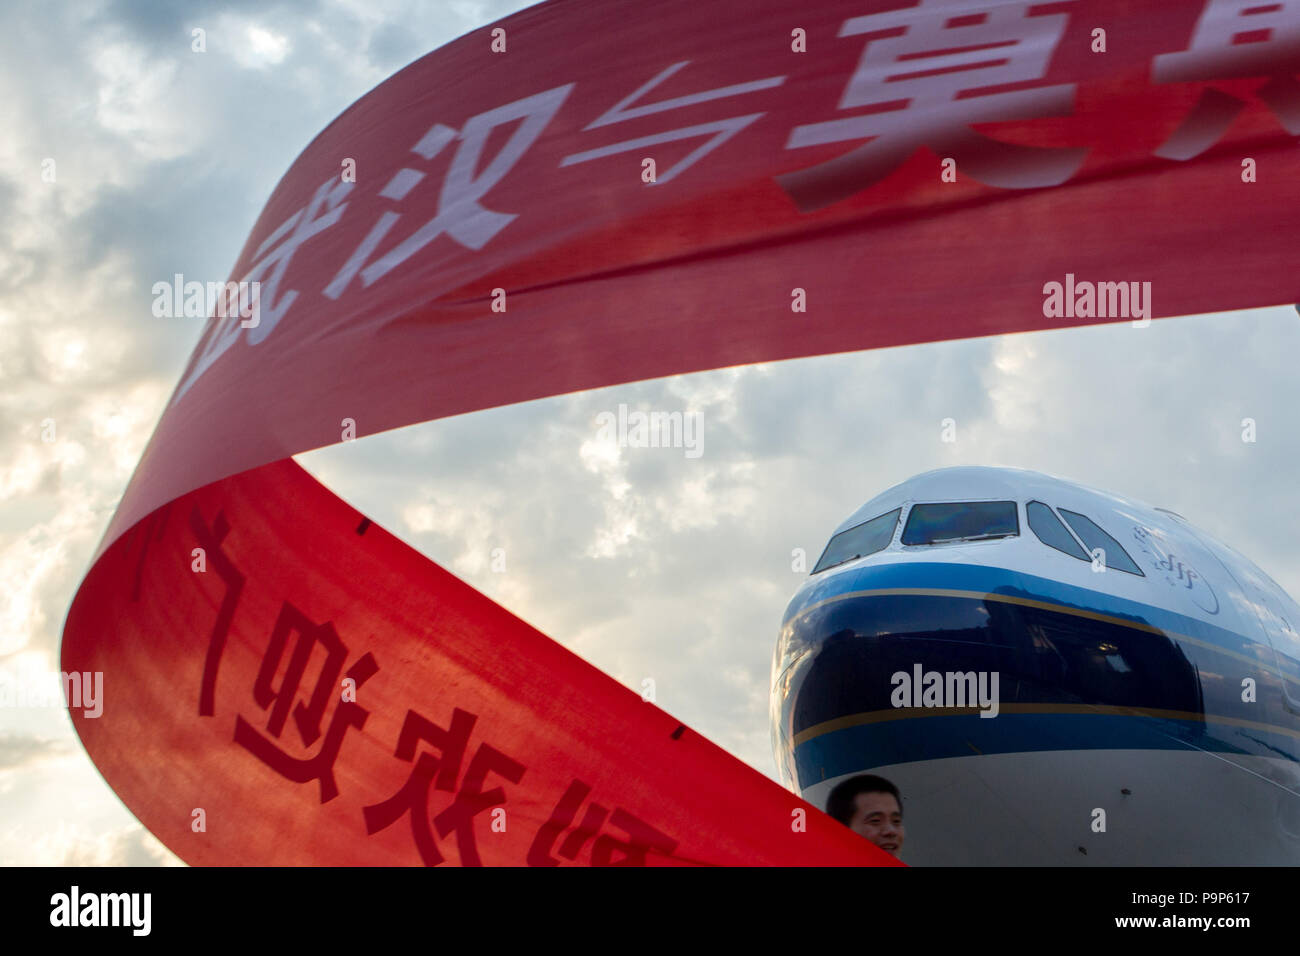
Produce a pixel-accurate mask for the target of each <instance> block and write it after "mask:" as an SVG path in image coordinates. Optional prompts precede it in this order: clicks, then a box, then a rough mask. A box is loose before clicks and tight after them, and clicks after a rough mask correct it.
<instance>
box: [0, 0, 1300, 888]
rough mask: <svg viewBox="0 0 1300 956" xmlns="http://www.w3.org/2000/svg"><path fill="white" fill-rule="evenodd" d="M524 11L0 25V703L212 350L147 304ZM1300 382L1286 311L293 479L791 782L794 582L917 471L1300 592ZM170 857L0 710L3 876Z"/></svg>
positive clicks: (689, 380)
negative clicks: (848, 524) (974, 482)
mask: <svg viewBox="0 0 1300 956" xmlns="http://www.w3.org/2000/svg"><path fill="white" fill-rule="evenodd" d="M525 5H526V4H522V3H496V2H493V3H487V2H484V3H472V2H444V0H437V2H428V3H402V2H382V0H365V2H360V0H357V2H352V0H344V2H320V3H307V2H297V3H285V4H275V3H266V2H258V3H251V2H250V3H238V2H227V3H205V2H192V3H187V4H185V5H183V6H182V5H179V4H171V3H166V2H161V0H159V2H122V3H110V2H102V3H94V2H86V3H80V4H73V3H67V4H39V5H38V4H30V5H17V4H15V5H5V6H4V7H3V8H0V51H2V55H0V104H3V105H0V111H3V112H0V117H2V118H3V120H4V124H3V125H4V128H5V130H6V133H7V135H6V136H5V137H3V138H0V230H3V238H2V239H0V442H2V443H3V444H0V574H2V575H3V577H2V578H0V580H3V581H4V587H3V591H2V592H0V683H4V684H8V685H10V686H17V685H19V684H24V683H27V684H30V683H32V682H34V681H38V680H39V679H40V678H41V677H42V675H49V674H51V673H53V672H56V671H57V668H58V646H59V638H60V633H61V630H62V625H63V619H64V616H65V614H66V612H67V609H68V606H69V604H70V602H71V599H72V595H73V593H74V591H75V589H76V586H77V584H78V582H79V581H80V579H81V576H82V575H83V573H84V572H85V570H86V566H87V563H88V562H89V559H90V556H91V554H92V552H93V550H94V548H95V545H96V543H97V541H98V539H99V537H100V535H101V534H102V532H103V530H104V528H105V526H106V524H107V522H108V519H109V516H110V515H111V514H112V511H113V509H114V507H115V505H116V503H117V500H118V498H119V497H120V496H121V493H122V491H123V489H124V487H125V485H126V482H127V479H128V478H129V476H130V473H131V470H132V469H133V467H134V465H135V463H136V461H137V459H138V458H139V456H140V453H141V452H142V450H143V448H144V445H145V443H146V441H147V440H148V437H149V434H150V432H151V431H152V429H153V427H154V424H155V423H156V421H157V419H158V417H159V415H160V414H161V412H162V409H163V405H164V403H165V401H166V399H167V397H168V395H169V394H170V391H171V389H172V388H173V386H174V385H175V384H176V381H177V379H178V377H179V375H180V372H181V369H182V366H183V364H184V362H185V359H186V358H187V356H188V354H189V352H190V350H191V349H192V348H193V346H194V344H195V342H196V341H197V339H198V336H199V331H200V323H199V321H198V320H195V319H158V318H155V317H153V315H152V314H151V310H150V304H151V301H152V295H151V292H150V289H151V287H152V285H153V283H154V282H157V281H160V280H163V281H169V280H170V277H171V276H172V275H173V274H174V273H177V272H180V273H183V274H186V275H195V276H211V277H224V276H225V275H226V274H227V273H228V272H229V270H230V267H231V265H232V264H233V262H234V259H235V256H236V254H237V252H238V250H239V248H240V247H241V245H242V244H243V241H244V239H245V237H246V236H247V234H248V232H249V230H250V229H251V227H252V225H253V222H254V220H255V218H256V216H257V213H258V212H259V210H260V208H261V206H262V204H263V203H264V202H265V200H266V198H267V196H268V195H269V193H270V191H271V189H272V187H273V186H274V184H275V182H276V181H277V180H278V179H279V177H280V175H281V174H282V173H283V172H284V171H285V170H286V169H287V168H288V166H289V165H290V163H291V162H292V160H293V159H294V158H295V156H296V155H297V154H298V153H299V152H300V151H301V150H302V148H303V147H304V146H305V145H306V144H307V143H308V141H309V140H310V139H311V138H312V137H313V136H314V135H315V134H316V133H317V132H318V131H319V130H320V129H322V128H323V127H324V126H326V125H327V124H328V123H329V122H330V120H332V119H333V118H334V117H335V116H336V115H337V114H338V113H339V112H341V111H342V110H343V109H344V108H345V107H346V106H347V105H348V104H349V103H351V102H352V101H353V100H355V99H356V98H358V97H359V96H360V95H362V94H363V93H364V92H366V91H367V90H368V89H370V88H371V87H372V86H374V85H375V84H376V83H378V82H380V81H381V80H383V79H384V78H385V77H387V76H389V75H390V74H392V73H393V72H394V71H395V70H397V69H398V68H400V67H401V66H403V65H405V64H406V63H408V62H410V61H411V60H412V59H415V58H416V57H418V56H420V55H422V54H423V53H425V52H427V51H428V50H431V49H433V48H435V47H437V46H439V45H441V44H443V43H445V42H447V41H449V40H451V39H453V38H455V37H456V36H458V35H460V34H462V33H464V32H467V31H468V30H471V29H474V28H476V27H479V26H482V25H483V24H485V23H488V22H490V21H492V20H494V19H496V18H498V17H500V16H504V15H506V14H508V13H510V12H513V11H514V10H516V9H520V8H522V7H523V6H525ZM195 27H199V28H202V29H204V30H205V31H206V41H207V51H206V52H205V53H203V54H196V53H194V52H193V51H192V49H191V31H192V30H193V29H194V28H195ZM51 159H52V160H53V161H54V163H53V166H52V167H51V166H50V164H49V163H48V162H47V161H48V160H51ZM50 168H53V169H54V171H55V175H54V181H53V182H48V181H46V179H47V178H48V176H47V177H45V178H43V176H42V172H43V170H47V169H50ZM1298 350H1300V317H1297V315H1296V313H1295V311H1294V310H1293V309H1291V308H1289V307H1286V308H1274V309H1264V310H1258V311H1252V312H1241V313H1228V314H1221V315H1214V316H1197V317H1187V318H1180V319H1175V320H1166V321H1157V322H1155V323H1153V324H1152V325H1151V326H1149V327H1147V328H1141V329H1136V328H1133V327H1131V326H1130V325H1129V324H1128V323H1121V324H1119V325H1115V326H1110V327H1096V328H1088V329H1076V330H1069V331H1063V332H1047V333H1034V334H1028V335H1015V336H1003V337H997V338H988V339H978V340H972V341H965V342H956V343H946V344H937V345H926V346H918V347H912V348H905V349H892V350H883V351H877V352H866V353H852V354H845V355H838V356H830V357H825V358H816V359H805V360H800V361H794V362H785V363H777V364H771V365H765V366H753V367H748V368H743V369H729V370H724V371H720V372H712V373H704V374H698V375H691V376H682V377H678V378H672V379H664V380H657V381H652V382H644V383H639V384H635V385H629V386H620V387H617V388H610V389H602V390H598V391H591V392H585V393H580V394H576V395H570V396H565V397H562V398H556V399H547V400H543V401H537V402H531V403H528V404H525V405H520V406H514V407H510V408H505V409H497V410H494V411H489V412H482V413H476V414H473V415H467V416H462V417H458V418H453V419H448V420H444V421H440V422H434V423H430V424H427V425H421V426H417V427H413V428H407V429H402V430H400V431H396V432H392V433H389V434H385V435H379V436H373V437H367V438H363V439H361V440H359V441H356V442H350V443H347V444H344V445H339V446H335V447H333V448H330V449H325V450H321V451H316V452H312V453H309V454H307V455H303V456H301V457H300V459H299V460H300V461H301V462H302V463H303V464H304V465H305V466H306V467H307V468H308V469H310V470H311V471H312V472H313V473H314V474H316V475H317V476H318V477H319V478H320V479H321V480H323V481H324V482H325V483H326V484H327V485H329V486H330V487H331V488H333V489H334V490H335V491H336V492H337V493H338V494H340V495H342V496H343V497H344V498H346V499H347V500H348V501H349V502H350V503H351V504H353V505H354V506H356V507H357V508H359V509H360V510H362V511H364V512H366V513H367V514H368V515H370V516H371V517H372V518H374V519H375V520H376V521H378V522H379V523H380V524H382V525H384V526H385V527H387V528H389V529H390V530H392V531H393V532H394V533H396V534H398V535H400V536H401V537H403V538H404V539H406V540H407V541H409V542H410V543H411V544H413V545H414V546H416V547H417V548H419V549H420V550H422V551H423V552H424V553H426V554H427V555H429V556H430V557H431V558H433V559H434V560H436V561H438V562H439V563H441V564H443V565H444V566H446V567H448V568H449V569H450V570H452V571H453V572H454V573H456V574H458V575H459V576H461V577H462V578H464V579H465V580H467V581H468V582H470V583H471V584H472V585H474V586H475V587H477V588H479V589H480V590H482V591H484V592H485V593H486V594H488V595H489V596H491V597H493V598H494V599H496V600H497V601H499V602H501V603H502V604H504V605H505V606H506V607H508V608H510V609H511V610H512V611H514V612H515V613H516V614H518V615H520V616H521V617H523V618H524V619H526V620H527V621H529V622H530V623H532V624H534V625H535V626H537V627H538V628H540V629H541V630H543V631H544V632H546V633H547V634H550V635H551V636H552V637H554V638H555V639H556V640H558V641H560V642H561V643H563V644H564V645H565V646H566V647H568V648H570V649H572V650H573V651H574V652H575V653H577V654H579V655H581V656H582V657H584V658H586V659H587V660H589V661H591V662H592V663H594V664H595V665H596V666H598V667H600V668H601V669H603V670H605V671H606V672H607V673H609V674H611V675H612V676H614V677H615V678H616V679H618V680H619V681H621V682H623V683H625V684H627V685H629V686H631V687H634V688H637V689H639V688H640V687H641V682H642V680H643V679H644V678H647V677H650V678H653V679H654V681H655V684H656V690H657V699H658V703H659V705H660V706H661V707H663V708H665V709H666V710H668V711H670V712H672V713H673V714H675V715H676V716H678V717H679V718H681V719H682V720H683V721H685V722H687V723H688V724H690V725H691V726H693V727H694V728H695V729H697V730H699V731H700V732H701V733H703V734H705V735H706V736H708V737H710V738H712V739H713V740H714V741H716V742H717V743H718V744H720V745H721V746H723V747H725V748H726V749H728V750H729V751H731V752H732V753H734V754H735V755H737V756H738V757H739V758H741V759H742V760H744V761H746V762H747V763H749V764H751V765H752V766H754V767H756V768H758V769H759V770H760V771H762V772H764V773H766V774H768V775H769V776H773V777H774V776H775V766H774V764H773V762H772V758H771V754H770V750H769V739H768V724H767V682H768V676H769V675H768V668H769V664H770V655H771V651H772V646H773V643H774V641H775V637H776V632H777V627H778V624H779V622H780V618H781V612H782V610H783V609H784V607H785V604H786V602H787V601H788V600H789V598H790V596H791V595H792V594H793V592H794V590H795V588H796V587H797V586H798V583H799V581H800V579H801V575H800V574H798V573H795V572H794V571H792V569H791V555H792V552H793V551H794V549H797V548H802V549H804V550H805V551H806V552H807V553H808V554H809V555H810V556H811V558H812V559H815V558H816V555H817V554H818V553H820V551H821V548H822V547H823V546H824V544H825V542H826V539H827V538H828V537H829V534H830V532H831V530H832V529H833V528H834V527H835V525H837V524H838V523H839V522H840V521H841V520H842V519H843V518H844V517H846V516H847V515H848V514H849V513H850V512H852V511H853V510H854V509H856V508H857V507H858V506H859V505H860V504H862V503H863V502H864V501H865V500H866V499H867V498H870V497H872V496H873V495H875V494H876V493H878V492H879V491H881V490H883V489H884V488H886V487H888V486H889V485H891V484H894V483H896V482H898V481H901V480H903V479H905V478H907V477H909V476H911V475H913V474H916V473H918V472H921V471H925V470H927V469H930V468H935V467H941V466H944V465H951V464H1005V465H1015V466H1019V467H1026V468H1033V469H1038V470H1042V471H1047V472H1051V473H1055V474H1059V475H1062V476H1064V477H1068V478H1072V479H1075V480H1078V481H1081V482H1083V483H1086V484H1091V485H1095V486H1098V487H1100V488H1104V489H1107V490H1110V491H1114V492H1117V493H1120V494H1126V495H1131V496H1134V497H1137V498H1141V499H1145V500H1148V501H1150V502H1151V503H1153V504H1157V505H1161V506H1164V507H1168V508H1171V509H1173V510H1175V511H1177V512H1179V513H1180V514H1182V515H1185V516H1186V517H1187V518H1188V519H1190V520H1191V521H1192V522H1193V523H1195V524H1198V525H1200V526H1201V527H1203V528H1204V529H1206V530H1207V531H1209V532H1210V533H1211V534H1213V535H1215V536H1217V537H1220V538H1222V539H1223V540H1225V541H1226V542H1227V543H1228V544H1230V545H1232V546H1233V547H1235V548H1237V549H1238V550H1240V551H1242V552H1243V553H1245V554H1246V555H1247V556H1249V557H1251V558H1252V559H1253V560H1255V561H1256V562H1257V563H1258V564H1259V565H1260V566H1261V567H1263V568H1264V570H1265V571H1267V572H1268V573H1269V574H1270V575H1272V576H1273V577H1274V578H1275V579H1276V580H1277V581H1278V582H1279V583H1280V584H1282V585H1283V587H1285V588H1287V589H1288V590H1289V591H1290V592H1291V593H1292V594H1293V595H1300V557H1297V550H1296V548H1295V536H1296V522H1295V521H1294V518H1293V515H1294V514H1295V503H1294V500H1293V499H1294V493H1295V487H1296V483H1295V480H1294V478H1293V476H1294V474H1295V473H1296V468H1297V466H1298V465H1300V431H1298V430H1297V428H1296V427H1295V419H1294V416H1295V414H1296V410H1297V409H1298V408H1300V384H1298V383H1297V381H1296V378H1295V374H1294V361H1295V356H1296V355H1297V352H1298ZM622 403H626V404H627V405H628V406H629V407H631V408H642V409H654V410H663V411H671V410H674V409H681V410H692V411H699V412H701V413H702V416H703V454H702V455H701V456H700V457H698V458H687V457H686V456H685V455H684V454H683V451H682V450H681V449H635V448H624V449H617V448H611V447H609V446H608V445H606V444H604V443H602V442H601V441H599V440H598V438H599V436H598V427H597V416H598V415H600V414H601V413H602V412H607V411H617V409H618V406H619V405H620V404H622ZM1247 417H1249V418H1253V419H1255V420H1256V422H1257V429H1258V440H1257V441H1256V442H1255V443H1253V444H1252V443H1245V442H1243V441H1242V440H1241V432H1242V425H1241V423H1242V419H1243V418H1247ZM945 418H953V419H955V420H956V422H957V439H958V440H957V441H956V442H955V443H945V442H943V441H941V440H940V436H941V424H940V423H941V421H942V420H943V419H945ZM50 421H52V422H53V427H54V435H55V440H54V441H52V442H46V441H42V430H43V429H45V428H46V427H47V426H46V424H45V423H47V422H50ZM498 547H501V548H505V549H506V554H507V556H508V560H507V565H506V569H505V571H504V572H501V571H494V570H493V569H492V563H491V553H492V549H493V548H498ZM174 861H175V858H174V857H173V856H172V855H171V854H170V853H169V852H168V851H166V850H165V849H164V848H163V847H161V845H159V844H158V842H157V841H156V840H154V839H153V838H152V837H151V836H150V835H149V834H148V833H146V832H145V831H144V830H143V829H142V828H141V827H140V825H139V824H138V823H137V822H136V821H135V819H134V818H133V817H132V816H131V814H130V813H129V811H127V810H126V809H125V807H124V806H123V805H122V804H121V803H120V801H118V800H117V798H116V797H115V796H114V795H113V793H112V791H111V790H110V789H109V788H108V787H107V785H106V784H105V783H104V782H103V780H102V778H101V777H100V776H99V774H98V772H97V771H96V770H95V768H94V766H93V765H92V764H91V762H90V761H89V759H88V758H87V757H86V755H85V752H84V750H83V749H82V748H81V745H80V743H79V741H78V739H77V737H76V735H75V733H74V732H73V729H72V725H71V723H70V721H69V720H68V718H67V714H66V711H64V710H62V709H58V708H50V709H45V708H13V707H9V708H0V864H41V863H128V864H152V863H164V862H174Z"/></svg>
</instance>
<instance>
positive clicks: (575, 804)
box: [528, 780, 677, 866]
mask: <svg viewBox="0 0 1300 956" xmlns="http://www.w3.org/2000/svg"><path fill="white" fill-rule="evenodd" d="M590 795H591V787H589V786H588V785H587V784H585V783H583V782H582V781H581V780H574V781H573V782H572V783H571V784H569V788H568V789H567V790H565V791H564V795H563V796H562V797H560V802H559V803H558V804H556V806H555V810H554V811H553V812H552V813H551V817H550V819H549V820H547V821H546V822H545V823H544V824H542V828H541V829H540V830H538V831H537V837H536V838H535V839H534V840H533V844H532V846H531V847H529V849H528V865H529V866H559V864H560V861H559V860H557V859H555V858H554V857H553V856H551V851H552V850H553V849H554V848H555V842H556V841H557V840H559V838H560V835H561V834H562V833H564V831H565V830H568V829H569V828H570V827H572V825H573V821H574V819H576V817H577V815H578V811H579V810H580V809H582V805H583V802H584V801H585V800H586V799H587V797H588V796H590ZM607 818H608V820H609V823H610V825H611V826H614V827H617V828H618V829H620V830H622V831H623V832H624V833H626V834H627V839H626V840H621V839H618V838H616V837H612V836H610V835H609V834H606V833H601V832H600V830H601V827H603V826H604V824H605V821H606V819H607ZM593 837H594V838H595V841H596V842H595V843H594V844H593V845H592V848H591V865H592V866H645V865H646V857H647V854H649V853H650V852H651V851H654V852H657V853H662V854H664V855H665V856H667V855H668V854H670V853H672V852H673V851H674V850H675V849H677V841H676V840H674V839H672V838H671V837H669V836H667V835H666V834H664V833H660V832H659V831H658V830H656V829H655V828H654V827H652V826H650V824H648V823H646V822H645V821H644V820H640V819H638V818H637V817H634V816H632V814H630V813H628V812H627V811H626V810H623V809H621V808H619V807H615V808H614V811H613V815H612V816H611V815H610V811H609V809H608V808H606V807H603V806H601V805H600V804H599V803H596V802H594V801H593V802H592V803H590V804H589V805H588V806H587V809H586V811H585V812H584V813H583V815H582V822H581V823H579V824H578V825H577V826H576V827H573V828H572V830H571V831H570V832H569V834H568V836H566V837H565V838H564V841H563V842H562V843H560V847H559V850H558V851H557V852H558V853H559V855H560V856H562V857H564V858H565V859H566V860H577V858H578V855H579V854H580V853H581V852H582V848H583V847H584V846H586V845H587V843H588V842H590V841H591V839H592V838H593ZM616 854H617V855H618V856H617V859H615V855H616Z"/></svg>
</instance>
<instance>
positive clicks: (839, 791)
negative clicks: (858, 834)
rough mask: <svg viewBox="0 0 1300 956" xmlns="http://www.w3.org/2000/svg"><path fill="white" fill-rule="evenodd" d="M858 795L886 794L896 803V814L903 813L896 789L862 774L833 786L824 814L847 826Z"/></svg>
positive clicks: (881, 779) (882, 779)
mask: <svg viewBox="0 0 1300 956" xmlns="http://www.w3.org/2000/svg"><path fill="white" fill-rule="evenodd" d="M860 793H888V794H890V795H891V796H893V798H894V799H895V800H897V801H898V813H899V816H902V813H903V798H902V797H901V796H899V793H898V788H897V787H896V786H894V785H893V784H892V783H890V782H889V781H888V780H886V779H885V778H884V777H877V776H876V775H875V774H870V773H864V774H859V775H858V776H856V777H849V779H848V780H842V781H840V782H839V783H838V784H836V785H835V789H834V790H832V791H831V795H830V796H829V797H828V798H827V800H826V812H827V813H828V814H830V815H831V816H832V817H834V818H835V819H836V820H839V821H840V823H842V824H844V825H845V826H848V825H849V824H850V823H852V822H853V814H854V812H855V810H856V809H857V808H856V807H855V806H854V805H853V804H854V801H855V800H857V798H858V794H860Z"/></svg>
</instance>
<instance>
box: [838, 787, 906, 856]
mask: <svg viewBox="0 0 1300 956" xmlns="http://www.w3.org/2000/svg"><path fill="white" fill-rule="evenodd" d="M849 829H850V830H852V831H853V832H854V833H857V834H860V835H861V836H864V837H866V838H867V839H868V840H870V841H871V842H872V843H874V844H875V845H876V846H878V847H880V848H881V849H882V850H887V851H888V852H890V853H893V854H895V855H897V853H898V851H899V848H901V847H902V845H903V811H902V810H901V809H900V808H899V806H898V801H897V800H895V799H894V795H893V794H892V793H860V794H858V795H857V796H856V797H854V798H853V819H852V820H850V821H849Z"/></svg>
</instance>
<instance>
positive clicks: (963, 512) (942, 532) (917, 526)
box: [903, 501, 1020, 544]
mask: <svg viewBox="0 0 1300 956" xmlns="http://www.w3.org/2000/svg"><path fill="white" fill-rule="evenodd" d="M1019 533H1020V521H1019V518H1018V517H1017V516H1016V503H1015V502H1014V501H956V502H951V503H944V504H925V505H913V506H912V510H911V512H910V513H909V514H908V516H907V527H905V528H904V529H903V544H953V543H956V542H959V541H988V540H992V539H994V538H1009V537H1012V536H1013V535H1018V534H1019Z"/></svg>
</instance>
